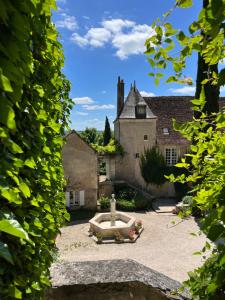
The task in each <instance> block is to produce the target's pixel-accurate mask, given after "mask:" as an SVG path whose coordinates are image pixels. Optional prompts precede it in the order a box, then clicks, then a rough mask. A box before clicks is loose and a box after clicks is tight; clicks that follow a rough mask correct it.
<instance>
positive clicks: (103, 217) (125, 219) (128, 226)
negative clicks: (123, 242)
mask: <svg viewBox="0 0 225 300" xmlns="http://www.w3.org/2000/svg"><path fill="white" fill-rule="evenodd" d="M135 222H136V220H135V218H133V217H131V216H130V215H128V214H126V213H124V212H120V211H116V199H115V195H114V194H112V198H111V200H110V212H109V213H99V214H97V215H96V216H95V217H94V218H92V219H91V220H90V221H89V224H90V231H91V232H92V233H93V234H95V235H96V234H98V233H100V234H101V236H102V237H103V238H112V237H114V236H115V234H116V233H118V232H119V233H120V234H121V235H122V236H123V237H124V238H128V237H129V232H130V231H131V230H135Z"/></svg>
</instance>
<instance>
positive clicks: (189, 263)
mask: <svg viewBox="0 0 225 300" xmlns="http://www.w3.org/2000/svg"><path fill="white" fill-rule="evenodd" d="M129 214H130V215H131V216H133V217H135V218H136V219H137V220H142V221H143V225H144V231H143V232H142V234H141V236H140V238H139V239H138V240H137V242H136V243H134V244H104V245H98V244H96V243H95V242H94V241H93V240H92V239H91V238H90V237H89V236H88V229H89V224H88V220H84V221H79V222H77V224H74V225H71V226H67V227H64V228H62V234H61V236H58V237H57V246H58V248H59V261H65V262H67V261H68V262H71V261H74V262H79V261H98V260H111V259H132V260H135V261H137V262H140V263H142V264H143V265H145V266H147V267H150V268H152V269H154V270H156V271H158V272H161V273H163V274H165V275H167V276H169V277H171V278H173V279H175V280H178V281H180V282H182V281H183V280H185V279H187V277H188V276H187V272H188V271H191V270H193V269H194V268H196V267H197V266H199V265H201V264H202V262H203V260H202V258H201V256H197V255H193V252H195V251H198V250H200V249H202V247H203V245H204V242H205V240H206V238H205V236H204V235H201V236H198V237H195V236H193V235H191V234H190V233H191V232H195V233H197V232H198V231H199V227H198V224H197V223H196V221H195V220H194V218H192V217H190V218H189V219H187V220H181V219H179V218H178V217H176V216H172V215H167V214H166V215H165V214H157V213H156V212H153V211H151V212H140V213H129ZM174 222H175V224H174Z"/></svg>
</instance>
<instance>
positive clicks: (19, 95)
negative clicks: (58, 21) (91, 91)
mask: <svg viewBox="0 0 225 300" xmlns="http://www.w3.org/2000/svg"><path fill="white" fill-rule="evenodd" d="M55 8H56V6H55V1H53V0H52V1H48V0H42V1H39V0H21V1H12V0H9V1H3V0H0V31H1V47H0V95H1V101H0V165H1V167H0V202H1V205H0V298H1V299H2V300H6V299H7V300H11V299H27V300H29V299H32V300H38V299H42V296H43V293H44V289H45V288H46V287H48V286H49V285H50V272H49V267H50V265H51V263H52V262H53V259H54V255H55V238H56V236H57V234H58V233H59V232H60V227H61V226H62V224H63V223H64V222H65V221H66V219H68V214H67V212H66V209H65V195H64V192H63V188H64V176H63V170H62V163H61V151H62V145H63V139H62V136H63V134H64V132H65V129H66V128H68V117H69V112H70V109H71V107H72V101H71V99H69V89H70V84H69V82H68V81H67V80H66V79H65V77H64V75H63V74H62V71H61V69H62V67H63V52H62V47H61V44H60V43H59V41H58V39H57V36H58V33H57V31H56V29H55V26H54V25H53V23H52V20H51V9H55Z"/></svg>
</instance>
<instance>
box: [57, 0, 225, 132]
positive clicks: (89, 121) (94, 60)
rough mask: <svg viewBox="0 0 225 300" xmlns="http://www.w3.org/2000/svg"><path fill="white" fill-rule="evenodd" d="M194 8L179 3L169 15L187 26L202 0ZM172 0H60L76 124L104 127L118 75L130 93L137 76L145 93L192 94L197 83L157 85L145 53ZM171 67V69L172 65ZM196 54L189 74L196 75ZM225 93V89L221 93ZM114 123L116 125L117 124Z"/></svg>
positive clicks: (59, 16) (112, 116)
mask: <svg viewBox="0 0 225 300" xmlns="http://www.w3.org/2000/svg"><path fill="white" fill-rule="evenodd" d="M194 2H195V5H194V6H193V7H192V8H190V9H177V10H176V11H175V12H174V13H173V15H172V17H171V18H170V19H169V20H170V21H171V22H172V23H173V24H174V26H175V27H176V28H179V29H183V30H184V31H187V28H188V24H190V22H191V21H193V20H194V19H196V18H197V15H198V12H199V10H200V5H201V2H202V1H199V0H195V1H194ZM173 3H174V1H173V0H138V1H137V0H120V1H118V0H57V4H58V11H56V12H55V11H54V12H53V21H54V23H55V24H56V26H57V28H58V30H59V32H60V35H61V43H62V45H63V48H64V55H65V67H64V73H65V74H66V76H67V78H68V79H69V80H70V81H71V84H72V89H71V94H70V95H71V98H73V99H74V102H75V103H76V105H74V107H73V109H72V112H71V120H72V124H71V128H74V129H76V130H83V129H85V127H96V128H97V129H99V130H101V129H103V128H104V122H105V116H106V115H107V116H108V118H109V120H110V122H111V124H112V122H113V120H114V119H115V114H116V91H117V78H118V76H121V77H122V78H123V79H124V81H125V94H127V93H128V91H129V88H130V84H131V83H132V82H133V81H134V80H135V81H136V84H137V87H138V89H139V91H140V92H142V93H143V95H146V96H147V95H149V96H151V95H157V96H163V95H193V93H194V87H190V86H181V85H176V84H165V83H161V84H160V85H159V86H158V87H156V86H155V85H154V82H153V80H152V78H151V77H149V76H148V73H149V72H151V67H150V65H149V64H148V62H147V58H146V56H145V55H144V54H143V52H144V50H145V48H144V42H145V39H146V38H147V37H148V36H149V35H150V34H151V27H150V25H151V23H152V22H153V21H154V20H155V19H156V18H158V17H161V16H162V14H163V13H165V12H166V11H167V10H168V9H169V8H171V7H172V5H173ZM166 72H168V73H169V72H170V70H167V71H166ZM195 74H196V56H193V57H192V58H191V59H190V60H189V64H188V66H187V69H186V70H185V75H186V76H188V77H192V78H193V79H194V81H195V76H196V75H195ZM221 95H224V92H223V93H222V94H221ZM112 126H113V125H112Z"/></svg>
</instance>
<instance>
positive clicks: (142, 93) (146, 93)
mask: <svg viewBox="0 0 225 300" xmlns="http://www.w3.org/2000/svg"><path fill="white" fill-rule="evenodd" d="M140 94H141V96H142V97H154V96H155V94H154V93H151V92H146V91H140Z"/></svg>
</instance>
